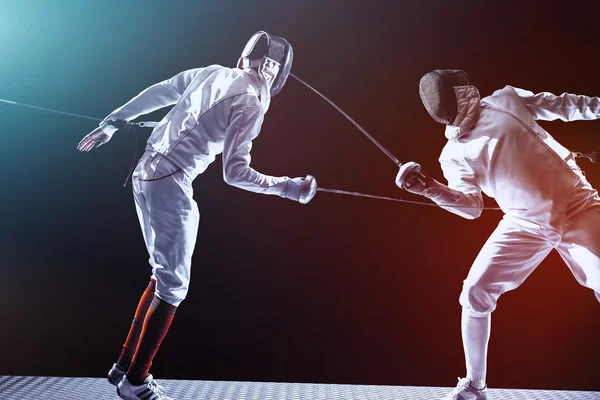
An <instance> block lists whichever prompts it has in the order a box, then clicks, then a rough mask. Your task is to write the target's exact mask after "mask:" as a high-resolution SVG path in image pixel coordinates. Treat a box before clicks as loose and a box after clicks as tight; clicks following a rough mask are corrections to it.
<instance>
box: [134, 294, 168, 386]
mask: <svg viewBox="0 0 600 400" xmlns="http://www.w3.org/2000/svg"><path fill="white" fill-rule="evenodd" d="M175 311H177V307H176V306H173V305H171V304H169V303H167V302H165V301H163V300H161V299H160V298H158V296H154V299H153V300H152V304H151V305H150V308H149V309H148V313H147V314H146V319H145V320H144V328H143V329H142V335H141V339H140V342H139V344H138V348H137V350H136V352H135V357H134V359H133V362H132V363H131V366H130V367H129V370H128V371H127V379H128V380H129V382H131V383H132V384H133V385H141V383H142V381H143V380H144V379H146V377H147V376H148V373H149V371H150V366H151V365H152V360H153V359H154V356H155V355H156V352H157V351H158V348H159V347H160V344H161V343H162V341H163V339H164V338H165V335H166V334H167V331H168V330H169V327H170V326H171V322H172V321H173V318H174V317H175Z"/></svg>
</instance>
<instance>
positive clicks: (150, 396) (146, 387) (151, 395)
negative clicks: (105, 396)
mask: <svg viewBox="0 0 600 400" xmlns="http://www.w3.org/2000/svg"><path fill="white" fill-rule="evenodd" d="M117 394H118V395H119V397H120V398H122V399H124V400H175V399H173V398H172V397H168V396H167V395H166V394H165V393H164V392H163V391H162V387H160V386H159V385H158V384H157V383H156V382H155V381H154V378H152V375H148V376H147V377H146V379H144V381H143V382H142V384H141V385H139V386H136V385H132V384H131V383H130V382H129V381H128V380H127V375H125V376H123V380H122V381H121V382H119V384H118V385H117Z"/></svg>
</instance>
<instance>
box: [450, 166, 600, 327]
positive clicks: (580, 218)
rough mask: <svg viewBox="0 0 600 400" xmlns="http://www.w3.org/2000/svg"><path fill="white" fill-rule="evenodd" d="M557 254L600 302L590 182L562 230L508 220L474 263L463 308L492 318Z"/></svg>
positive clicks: (596, 210)
mask: <svg viewBox="0 0 600 400" xmlns="http://www.w3.org/2000/svg"><path fill="white" fill-rule="evenodd" d="M552 249H556V250H557V251H558V253H559V254H560V256H561V257H562V259H563V260H564V261H565V263H566V264H567V266H568V267H569V269H570V270H571V272H572V273H573V275H574V276H575V279H577V281H578V282H579V283H580V284H581V285H583V286H585V287H587V288H590V289H592V290H594V292H595V295H596V298H597V299H598V301H600V198H599V197H598V193H597V192H596V191H595V190H594V189H593V188H592V187H591V186H590V184H589V183H588V182H587V181H586V180H585V178H582V179H581V181H580V182H579V184H578V185H577V187H576V188H575V189H574V190H573V195H572V196H571V199H570V201H569V206H568V210H567V213H566V215H565V218H564V219H563V220H562V223H561V225H560V226H558V227H544V226H541V225H537V224H533V223H530V222H527V221H523V220H520V219H517V218H514V217H511V216H509V215H505V216H504V219H502V220H501V221H500V223H499V224H498V227H497V228H496V230H495V231H494V232H493V233H492V235H491V236H490V237H489V239H488V240H487V242H486V243H485V245H484V246H483V248H482V249H481V251H480V253H479V255H478V256H477V258H476V259H475V262H474V263H473V266H472V267H471V270H470V271H469V274H468V276H467V279H465V281H464V284H463V290H462V293H461V295H460V304H461V305H462V306H463V308H464V309H465V311H466V312H467V313H468V314H469V315H471V316H473V317H485V316H487V315H488V314H490V313H491V312H492V311H494V309H495V308H496V302H497V300H498V298H499V297H500V295H502V294H503V293H505V292H507V291H509V290H513V289H516V288H517V287H519V286H520V285H521V284H522V283H523V282H524V281H525V279H527V277H528V276H529V275H530V274H531V273H532V272H533V271H534V270H535V268H536V267H537V266H538V265H539V264H540V263H541V262H542V261H543V260H544V258H546V256H547V255H548V254H549V253H550V251H552Z"/></svg>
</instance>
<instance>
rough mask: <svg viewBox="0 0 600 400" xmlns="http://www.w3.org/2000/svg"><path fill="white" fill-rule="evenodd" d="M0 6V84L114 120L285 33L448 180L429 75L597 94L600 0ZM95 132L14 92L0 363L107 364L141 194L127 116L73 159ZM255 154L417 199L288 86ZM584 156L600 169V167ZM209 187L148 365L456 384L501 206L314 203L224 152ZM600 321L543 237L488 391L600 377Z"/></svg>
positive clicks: (382, 160) (592, 172)
mask: <svg viewBox="0 0 600 400" xmlns="http://www.w3.org/2000/svg"><path fill="white" fill-rule="evenodd" d="M0 4H4V5H3V6H2V7H4V8H5V10H4V11H0V14H4V18H5V20H8V21H9V22H10V27H11V29H12V31H11V33H10V35H8V34H7V33H5V34H4V35H3V37H4V39H5V40H4V41H2V39H0V50H1V49H2V48H4V54H3V55H1V57H2V58H3V61H2V62H3V66H2V67H1V68H2V69H1V71H0V72H1V77H0V98H8V99H12V100H15V101H21V102H23V103H29V104H36V105H39V106H44V107H52V108H57V109H59V110H65V111H70V112H75V113H82V114H86V115H92V116H98V117H101V118H102V117H103V116H104V115H106V114H108V113H109V112H111V111H112V110H113V109H114V108H116V107H118V106H120V105H121V104H123V103H124V102H126V101H127V100H129V99H130V98H131V97H133V96H134V95H136V94H137V93H138V92H139V91H141V90H142V89H144V88H145V87H147V86H149V85H151V84H153V83H155V82H158V81H161V80H163V79H166V78H168V77H170V76H172V75H174V74H175V73H177V72H179V71H182V70H184V69H188V68H193V67H198V66H204V65H209V64H214V63H218V64H222V65H228V66H233V65H234V64H235V62H236V60H237V57H239V53H240V52H241V50H242V48H243V46H244V44H245V42H246V40H247V39H248V38H249V36H250V35H251V34H252V33H254V32H255V31H257V30H259V29H264V30H267V31H269V32H272V33H274V34H277V35H281V36H284V37H286V38H287V39H288V40H289V41H290V42H291V43H292V45H293V46H294V51H295V61H294V68H293V72H294V73H295V74H297V75H298V76H300V77H301V78H303V79H305V80H307V81H308V82H309V83H310V84H312V85H313V86H315V87H316V88H318V89H319V90H320V91H322V92H323V93H324V94H325V95H327V96H329V97H330V98H331V99H332V100H333V101H335V102H337V103H338V104H339V105H340V106H341V107H342V108H343V109H344V110H345V111H346V112H347V113H349V114H350V115H351V116H352V117H353V118H354V119H355V120H357V121H358V122H359V123H360V124H361V125H362V126H364V127H365V128H366V129H367V130H368V131H369V132H370V133H371V134H372V135H374V136H375V137H376V138H377V139H378V140H380V141H381V142H382V144H383V145H384V146H386V147H387V148H388V149H389V150H390V151H391V152H392V153H394V155H395V156H396V157H397V158H399V159H400V160H401V161H411V160H414V161H417V162H419V163H421V165H422V166H423V168H424V170H425V171H427V172H428V173H430V174H431V175H433V176H434V177H436V178H438V179H443V178H442V174H441V170H440V168H439V164H438V162H437V157H438V155H439V152H440V151H441V149H442V147H443V145H444V143H445V138H444V136H443V127H442V126H441V125H439V124H436V123H435V122H433V121H432V120H431V119H430V118H429V116H428V115H427V113H426V111H425V110H424V108H423V107H422V105H421V103H420V99H419V95H418V80H419V78H420V77H421V76H422V75H423V74H424V73H426V72H429V71H430V70H433V69H436V68H462V69H464V70H466V71H467V72H468V73H469V75H470V76H471V78H472V80H473V81H474V82H475V83H476V84H477V86H478V88H479V90H480V92H481V93H482V95H483V96H485V95H489V94H491V92H492V91H494V90H496V89H499V88H501V87H503V86H505V85H507V84H510V85H513V86H516V87H521V88H525V89H528V90H531V91H534V92H540V91H550V92H553V93H557V94H559V93H562V92H565V91H566V92H572V93H578V94H587V95H598V94H600V81H599V80H598V78H597V76H598V72H597V71H598V68H597V62H596V59H597V52H598V29H597V13H596V12H595V11H596V10H595V9H594V7H593V5H594V4H595V3H594V2H576V3H575V2H571V3H569V4H566V3H565V4H563V6H562V7H556V8H553V7H550V6H548V5H544V4H547V3H546V2H507V1H503V2H499V1H491V2H460V1H459V2H446V1H441V0H438V1H426V2H418V4H417V2H408V1H397V2H391V1H342V0H327V1H323V0H321V1H318V0H305V1H277V2H276V1H254V2H241V1H240V2H235V1H219V2H217V1H178V2H159V1H128V2H116V1H106V2H98V4H93V5H92V4H91V3H88V2H84V1H79V2H76V1H72V2H67V1H62V2H53V3H52V5H50V3H47V2H41V1H23V2H20V3H19V4H18V5H17V4H12V5H8V4H5V3H0ZM1 19H2V17H0V22H1ZM5 26H6V25H5ZM7 29H8V28H7ZM11 35H12V36H11ZM163 114H164V111H163V112H157V113H156V114H155V115H153V116H152V117H154V118H159V117H160V116H161V115H163ZM94 126H95V123H94V122H92V121H86V120H79V119H74V118H69V117H63V116H58V115H52V114H44V113H41V112H37V111H32V110H27V109H22V108H16V107H11V106H8V105H5V104H0V138H1V140H2V145H1V147H0V157H1V159H0V163H1V167H2V171H3V173H2V174H0V188H1V189H0V190H1V192H0V193H1V196H0V197H1V203H0V204H1V209H0V210H1V211H0V212H1V219H2V221H1V222H0V224H1V232H2V238H1V240H0V257H1V258H0V263H1V264H0V272H1V277H0V300H1V301H0V321H2V322H1V324H0V374H3V375H59V376H98V377H100V376H104V375H105V373H106V372H107V371H108V369H109V368H110V366H111V364H112V363H113V362H114V361H116V358H117V356H118V354H119V351H120V346H121V344H122V343H123V341H124V339H125V336H126V334H127V331H128V329H129V324H130V322H131V318H132V316H133V312H134V310H135V306H136V304H137V301H138V299H139V296H140V295H141V293H142V291H143V290H144V288H145V286H146V284H147V280H148V278H149V275H150V268H149V266H148V264H147V253H146V249H145V247H144V244H143V240H142V235H141V233H140V229H139V225H138V221H137V217H136V214H135V209H134V205H133V201H132V196H131V188H130V187H128V188H126V189H124V188H122V187H121V185H122V182H123V180H124V179H125V176H126V174H127V171H128V168H129V166H130V164H131V159H132V156H133V149H134V146H135V141H134V139H133V137H132V136H131V135H128V134H127V133H125V132H119V133H117V134H116V135H115V137H114V138H113V140H112V141H111V142H110V143H109V144H107V145H105V146H104V147H102V148H100V149H97V150H94V151H92V152H90V153H86V154H83V153H79V152H77V151H76V149H75V147H76V145H77V143H78V142H79V140H80V139H81V137H83V136H84V135H85V134H87V133H88V132H89V131H91V130H92V129H93V128H94ZM543 126H544V127H545V128H546V129H547V130H549V132H550V133H551V134H552V135H553V136H554V137H555V138H556V139H558V140H559V141H560V142H561V143H563V144H564V145H565V146H567V147H569V148H570V149H572V150H575V151H584V152H590V151H592V150H600V139H599V138H600V136H599V135H600V122H598V121H592V122H573V123H569V124H565V123H562V122H553V123H544V124H543ZM146 136H147V132H144V133H142V134H141V135H140V139H141V142H140V144H139V147H143V143H142V142H143V141H144V140H145V138H146ZM252 156H253V158H252V160H253V161H252V166H253V167H254V168H256V169H257V170H259V171H261V172H264V173H268V174H271V175H288V176H304V175H306V174H308V173H309V174H312V175H314V176H315V177H316V178H317V181H318V183H319V185H320V186H322V187H326V188H337V189H345V190H353V191H362V192H366V193H373V194H379V195H386V196H395V197H402V198H406V199H410V200H419V199H418V198H416V197H415V196H411V195H410V194H408V193H406V192H402V191H400V190H399V189H397V188H396V187H395V185H394V177H395V174H396V172H397V170H396V167H395V166H394V164H393V163H391V162H390V160H389V159H387V158H386V157H385V156H384V155H383V153H381V152H380V151H379V150H378V149H377V148H376V147H375V146H373V145H372V144H371V143H369V142H368V141H367V139H366V138H364V137H363V136H362V135H361V134H360V132H359V131H357V130H356V129H355V128H354V127H353V126H352V125H351V124H349V123H348V122H347V121H346V120H345V119H343V117H342V116H341V115H339V114H338V113H337V112H335V111H334V110H333V109H332V108H331V107H330V106H329V105H327V104H326V103H325V102H324V101H322V100H321V99H319V98H318V97H317V96H316V95H314V94H312V93H310V92H309V91H308V90H307V89H306V88H304V87H302V86H301V85H300V84H298V83H297V82H295V81H292V80H290V81H288V84H287V85H286V87H285V89H284V90H283V91H282V93H281V94H280V95H278V96H277V97H276V98H274V99H273V101H272V104H271V108H270V110H269V112H268V113H267V115H266V118H265V123H264V125H263V129H262V133H261V135H260V137H259V138H258V139H257V140H256V141H255V143H254V149H253V151H252ZM580 165H581V166H582V167H583V168H584V169H585V170H586V172H587V176H588V178H589V180H590V182H591V183H592V184H593V185H595V186H598V185H600V176H599V175H600V167H598V166H596V165H593V164H591V163H589V162H587V161H585V160H584V161H581V162H580ZM194 189H195V199H196V201H197V202H198V205H199V208H200V213H201V222H200V229H199V233H198V243H197V246H196V251H195V254H194V259H193V268H192V271H193V273H192V283H191V288H190V292H189V295H188V297H187V299H186V300H185V302H184V303H182V305H181V307H180V309H179V310H178V312H177V315H176V318H175V321H174V323H173V325H172V327H171V330H170V331H169V334H168V335H167V338H166V339H165V341H164V343H163V345H162V347H161V349H160V351H159V353H158V355H157V357H156V358H155V362H154V366H153V370H152V372H153V374H154V375H155V376H156V377H159V378H177V379H202V380H251V381H288V382H324V383H360V384H389V385H429V386H451V385H454V383H455V377H456V376H464V360H463V353H462V344H461V340H460V311H461V309H460V305H459V304H458V295H459V293H460V290H461V285H462V280H463V279H464V278H465V276H466V274H467V272H468V270H469V267H470V265H471V262H472V260H473V259H474V258H475V256H476V255H477V252H478V251H479V249H480V248H481V246H482V245H483V243H484V242H485V240H486V238H487V237H488V235H489V234H490V233H491V232H492V231H493V229H494V227H495V226H496V224H497V222H498V221H499V219H500V217H501V214H500V213H499V212H495V211H486V212H484V213H483V215H482V217H481V218H479V219H478V220H475V221H467V220H464V219H461V218H459V217H457V216H455V215H452V214H450V213H447V212H445V211H444V210H441V209H436V208H433V207H424V206H414V205H404V204H399V203H393V202H384V201H379V200H370V199H360V198H351V197H345V196H338V195H334V194H328V193H319V194H317V196H316V197H315V198H314V200H313V201H312V202H311V203H309V204H308V205H300V204H298V203H294V202H291V201H288V200H284V199H280V198H278V197H275V196H261V195H257V194H253V193H249V192H244V191H242V190H238V189H235V188H233V187H229V186H227V185H226V184H225V183H224V182H223V181H222V171H221V162H220V157H219V158H217V160H216V162H215V163H214V164H213V165H212V166H211V167H210V168H209V169H208V170H207V171H206V172H205V173H204V174H203V175H201V176H200V177H198V178H197V179H196V181H195V182H194ZM486 204H487V205H488V206H495V202H494V201H493V200H491V199H486ZM599 316H600V306H599V305H598V303H597V301H596V300H595V299H594V296H593V293H592V292H591V291H590V290H588V289H584V288H582V287H581V286H579V285H578V284H577V282H576V281H575V279H574V278H573V277H572V275H571V273H570V272H569V270H568V268H567V267H566V266H565V265H564V263H563V262H562V261H561V260H560V257H558V255H557V254H556V253H552V254H551V255H550V256H549V257H548V258H547V259H546V260H545V261H544V262H543V263H542V264H541V266H540V267H539V268H538V270H537V271H536V272H535V273H534V274H533V275H532V276H531V277H530V278H529V279H528V280H527V281H526V282H525V284H523V286H522V287H521V288H519V289H518V290H516V291H513V292H509V293H507V294H506V295H504V296H503V297H502V298H501V300H500V301H499V305H498V309H497V311H495V312H494V314H493V317H492V326H493V329H492V337H491V344H490V349H489V364H488V366H489V369H488V383H489V385H490V386H491V387H516V388H546V389H574V390H600V377H599V374H598V372H599V368H598V358H599V357H600V346H599V343H600V342H599V339H600V318H599Z"/></svg>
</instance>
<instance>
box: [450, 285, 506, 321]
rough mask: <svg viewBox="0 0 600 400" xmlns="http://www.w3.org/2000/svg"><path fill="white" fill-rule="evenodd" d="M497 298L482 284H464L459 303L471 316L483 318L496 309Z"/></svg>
mask: <svg viewBox="0 0 600 400" xmlns="http://www.w3.org/2000/svg"><path fill="white" fill-rule="evenodd" d="M499 296H500V293H492V291H491V290H490V289H489V288H487V287H485V286H484V285H482V284H478V283H467V282H465V283H464V284H463V290H462V292H461V294H460V299H459V302H460V305H461V306H463V308H464V309H465V310H466V311H467V312H468V313H469V314H470V315H471V316H473V317H485V316H487V315H489V314H491V313H492V312H493V311H494V310H495V309H496V302H497V300H498V297H499Z"/></svg>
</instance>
